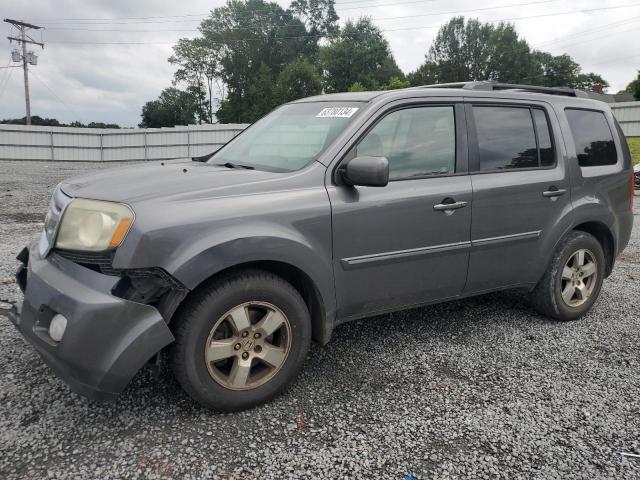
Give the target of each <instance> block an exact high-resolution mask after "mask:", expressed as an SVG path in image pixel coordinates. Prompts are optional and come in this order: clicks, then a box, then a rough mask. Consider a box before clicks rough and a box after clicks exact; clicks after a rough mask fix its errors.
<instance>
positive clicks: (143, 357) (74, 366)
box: [9, 244, 174, 400]
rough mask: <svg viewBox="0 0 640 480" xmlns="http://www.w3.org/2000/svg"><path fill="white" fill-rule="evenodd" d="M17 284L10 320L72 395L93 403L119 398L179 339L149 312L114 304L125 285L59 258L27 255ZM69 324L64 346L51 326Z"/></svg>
mask: <svg viewBox="0 0 640 480" xmlns="http://www.w3.org/2000/svg"><path fill="white" fill-rule="evenodd" d="M18 259H19V260H20V261H21V262H22V263H23V264H22V266H21V267H20V268H19V270H18V272H17V274H16V279H17V282H18V285H19V286H20V288H21V289H22V290H23V292H24V301H23V302H22V304H21V305H16V306H15V307H13V309H12V310H11V312H10V314H9V319H10V320H11V321H12V323H13V324H14V325H15V326H16V328H17V329H18V330H19V331H20V333H22V335H23V336H24V337H25V338H26V339H27V340H28V341H29V342H30V343H31V344H32V345H33V346H34V347H35V348H36V350H37V351H38V352H39V353H40V355H41V356H42V358H43V359H44V361H45V362H46V363H47V364H48V365H49V366H50V367H51V368H52V369H53V370H54V372H55V373H56V374H57V375H58V376H60V377H61V378H62V379H63V380H65V381H66V382H67V383H68V384H69V385H70V387H71V389H72V390H73V391H75V392H76V393H79V394H81V395H84V396H86V397H88V398H90V399H95V400H109V399H113V398H115V397H116V396H117V395H118V394H119V393H120V392H121V391H122V390H124V388H125V387H126V386H127V384H128V383H129V381H130V380H131V379H132V378H133V376H134V375H135V374H136V372H137V371H138V370H139V369H140V368H141V367H142V366H143V365H144V364H145V363H146V362H147V361H148V360H149V359H151V358H152V357H153V356H154V355H155V354H156V353H158V352H159V351H160V350H161V349H162V348H164V347H165V346H167V345H168V344H170V343H171V342H173V340H174V337H173V334H172V333H171V331H170V330H169V327H168V325H167V322H166V321H165V319H164V318H163V317H162V315H161V314H160V312H159V311H158V310H157V309H156V308H155V307H153V306H151V305H145V304H143V303H139V302H135V301H131V300H127V299H123V298H120V297H118V296H115V295H113V294H112V291H113V290H114V289H115V288H116V285H117V284H118V282H119V281H120V277H118V276H113V275H105V274H103V273H99V272H96V271H93V270H91V269H88V268H85V267H83V266H81V265H78V264H77V263H74V262H73V261H71V260H69V259H66V258H64V257H62V256H60V255H56V254H55V253H54V254H51V255H49V256H48V257H47V258H42V257H41V256H40V253H39V251H38V248H37V245H35V244H32V245H30V246H29V247H27V248H25V249H24V250H23V251H22V252H21V253H20V255H19V256H18ZM56 314H60V315H63V316H64V317H66V319H67V326H66V330H65V331H64V336H63V337H62V339H61V340H60V341H59V342H56V341H54V340H53V339H52V338H51V337H50V336H49V324H50V322H51V320H52V318H53V317H54V316H55V315H56Z"/></svg>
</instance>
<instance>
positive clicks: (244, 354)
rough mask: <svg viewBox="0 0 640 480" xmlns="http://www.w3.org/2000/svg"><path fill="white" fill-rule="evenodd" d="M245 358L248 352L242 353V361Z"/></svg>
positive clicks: (247, 356)
mask: <svg viewBox="0 0 640 480" xmlns="http://www.w3.org/2000/svg"><path fill="white" fill-rule="evenodd" d="M247 358H249V352H244V353H243V354H242V359H243V360H246V359H247Z"/></svg>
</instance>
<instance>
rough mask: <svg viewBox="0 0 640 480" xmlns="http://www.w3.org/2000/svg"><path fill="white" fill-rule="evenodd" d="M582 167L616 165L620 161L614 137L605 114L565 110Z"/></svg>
mask: <svg viewBox="0 0 640 480" xmlns="http://www.w3.org/2000/svg"><path fill="white" fill-rule="evenodd" d="M565 113H566V115H567V121H568V122H569V127H571V134H572V135H573V142H574V143H575V145H576V154H577V155H578V163H579V164H580V166H581V167H597V166H600V165H614V164H615V163H616V162H617V161H618V155H617V154H616V146H615V144H614V142H613V135H612V134H611V129H610V128H609V124H608V123H607V119H606V117H605V116H604V113H603V112H597V111H594V110H578V109H574V108H567V109H566V110H565Z"/></svg>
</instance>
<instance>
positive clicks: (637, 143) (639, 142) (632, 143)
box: [627, 137, 640, 164]
mask: <svg viewBox="0 0 640 480" xmlns="http://www.w3.org/2000/svg"><path fill="white" fill-rule="evenodd" d="M627 143H628V144H629V148H630V149H631V157H632V158H633V163H634V164H636V163H640V137H627Z"/></svg>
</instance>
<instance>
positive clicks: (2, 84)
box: [0, 57, 13, 99]
mask: <svg viewBox="0 0 640 480" xmlns="http://www.w3.org/2000/svg"><path fill="white" fill-rule="evenodd" d="M9 65H11V57H9V61H8V62H7V66H6V67H4V72H2V78H0V99H1V98H2V95H3V94H4V90H5V88H6V86H7V85H8V84H9V78H10V77H11V74H12V73H13V70H11V69H10V68H9Z"/></svg>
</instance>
